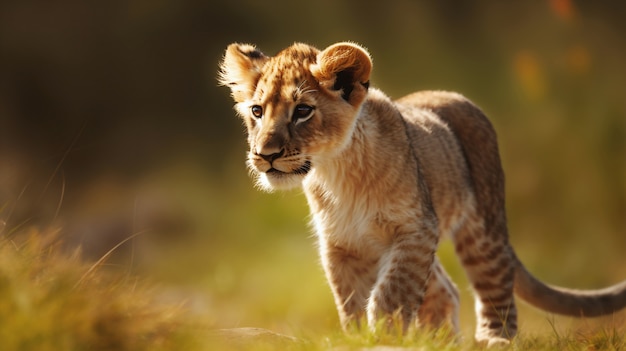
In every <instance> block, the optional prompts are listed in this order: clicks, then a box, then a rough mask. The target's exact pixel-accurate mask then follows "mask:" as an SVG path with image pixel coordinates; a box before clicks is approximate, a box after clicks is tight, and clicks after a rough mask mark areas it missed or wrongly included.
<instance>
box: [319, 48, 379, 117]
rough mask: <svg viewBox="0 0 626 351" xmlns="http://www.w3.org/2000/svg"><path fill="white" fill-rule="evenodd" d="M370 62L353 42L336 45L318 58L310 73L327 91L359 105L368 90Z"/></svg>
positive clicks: (362, 50)
mask: <svg viewBox="0 0 626 351" xmlns="http://www.w3.org/2000/svg"><path fill="white" fill-rule="evenodd" d="M371 72H372V59H371V58H370V55H369V53H368V52H367V51H366V50H365V49H364V48H362V47H360V46H358V45H356V44H352V43H337V44H334V45H331V46H329V47H328V48H326V49H324V51H322V52H320V53H319V54H318V56H317V63H316V64H315V65H313V66H312V67H311V73H312V74H313V76H314V77H315V78H316V79H317V80H318V82H319V83H320V85H321V86H322V87H324V88H326V89H328V90H330V91H335V92H340V93H341V97H342V98H343V99H344V100H346V101H347V102H349V103H350V104H351V105H353V106H358V105H359V104H360V103H361V102H362V101H363V99H364V98H365V95H366V94H367V89H368V88H369V80H370V73H371Z"/></svg>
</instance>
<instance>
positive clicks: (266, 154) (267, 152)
mask: <svg viewBox="0 0 626 351" xmlns="http://www.w3.org/2000/svg"><path fill="white" fill-rule="evenodd" d="M274 151H276V149H269V148H262V149H257V155H259V156H260V157H261V158H262V159H264V160H265V161H267V162H269V163H272V161H274V160H275V159H277V158H279V157H281V156H282V155H283V154H284V153H285V149H280V151H278V152H274Z"/></svg>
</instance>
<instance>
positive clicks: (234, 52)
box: [219, 43, 372, 190]
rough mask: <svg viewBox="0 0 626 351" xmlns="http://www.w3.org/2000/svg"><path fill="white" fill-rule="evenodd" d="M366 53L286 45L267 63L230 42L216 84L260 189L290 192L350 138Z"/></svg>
mask: <svg viewBox="0 0 626 351" xmlns="http://www.w3.org/2000/svg"><path fill="white" fill-rule="evenodd" d="M371 68H372V64H371V60H370V57H369V54H368V53H367V52H366V51H365V50H364V49H363V48H361V47H359V46H356V45H354V44H350V43H340V44H335V45H332V46H330V47H328V48H327V49H325V50H324V51H321V52H320V51H319V50H317V49H315V48H313V47H311V46H308V45H305V44H294V45H292V46H290V47H288V48H287V49H285V50H283V51H281V52H280V53H278V54H277V55H276V56H274V57H268V56H265V55H264V54H263V53H262V52H260V51H258V50H257V49H256V48H255V47H253V46H251V45H245V44H231V45H230V46H228V48H227V49H226V54H225V55H224V60H223V62H222V64H221V72H220V77H219V81H220V83H221V84H222V85H227V86H229V87H230V89H231V93H232V94H231V95H232V97H233V99H234V100H235V102H236V105H235V108H236V110H237V112H238V114H239V115H240V116H241V118H242V119H243V120H244V122H245V124H246V127H247V129H248V144H249V146H250V150H249V153H248V165H249V167H250V168H251V169H252V170H253V171H254V172H255V173H256V174H257V175H258V183H259V185H260V186H261V187H263V188H264V189H267V190H271V189H275V188H291V187H294V186H298V185H300V184H301V183H302V180H303V179H304V177H306V175H307V174H308V173H309V172H310V171H311V169H313V168H314V167H315V165H316V163H318V162H323V160H324V159H327V158H328V157H332V156H333V155H337V153H338V152H339V151H341V150H342V149H343V148H344V147H345V145H346V144H347V142H348V141H349V139H350V136H351V134H352V130H353V128H354V125H355V120H356V116H357V115H358V112H359V109H360V106H361V104H362V103H363V101H364V99H365V96H366V94H367V89H368V85H369V75H370V72H371Z"/></svg>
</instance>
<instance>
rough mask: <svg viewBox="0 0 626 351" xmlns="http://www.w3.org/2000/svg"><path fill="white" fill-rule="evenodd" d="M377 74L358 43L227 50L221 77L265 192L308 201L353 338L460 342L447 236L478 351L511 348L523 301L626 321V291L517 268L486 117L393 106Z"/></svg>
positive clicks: (425, 97)
mask: <svg viewBox="0 0 626 351" xmlns="http://www.w3.org/2000/svg"><path fill="white" fill-rule="evenodd" d="M371 69H372V63H371V59H370V56H369V54H368V53H367V51H366V50H365V49H363V48H362V47H360V46H358V45H355V44H352V43H339V44H335V45H332V46H330V47H328V48H326V49H325V50H323V51H319V50H317V49H315V48H313V47H311V46H309V45H305V44H299V43H296V44H294V45H292V46H290V47H288V48H286V49H285V50H283V51H281V52H280V53H278V54H277V55H276V56H274V57H268V56H266V55H264V54H263V53H261V52H260V51H258V50H257V49H256V48H255V47H253V46H251V45H242V44H232V45H230V46H229V47H228V49H227V50H226V54H225V56H224V60H223V62H222V64H221V71H220V76H219V81H220V83H221V84H223V85H227V86H229V87H230V89H231V92H232V97H233V99H234V100H235V102H236V110H237V112H238V114H239V115H240V116H241V118H242V119H243V121H244V122H245V124H246V126H247V130H248V143H249V146H250V151H249V154H248V165H249V167H250V169H251V170H252V172H253V174H255V175H256V176H257V179H258V184H259V186H260V187H262V188H264V189H266V190H273V189H284V188H292V187H296V186H302V187H303V188H304V191H305V194H306V197H307V200H308V203H309V207H310V210H311V214H312V218H313V220H312V222H313V226H314V228H315V231H316V232H317V237H318V241H319V251H320V257H321V261H322V265H323V268H324V271H325V273H326V277H327V279H328V281H329V284H330V287H331V289H332V292H333V295H334V298H335V303H336V305H337V309H338V312H339V317H340V319H341V322H342V325H343V326H344V328H345V329H349V328H350V327H351V326H359V325H360V324H361V323H362V320H366V321H367V323H368V325H369V326H370V328H376V326H378V325H380V323H379V322H380V321H381V320H382V321H383V325H386V326H387V327H389V326H392V325H397V323H400V325H402V328H403V329H404V330H406V329H407V328H408V327H409V326H410V325H411V324H413V323H417V324H418V325H419V326H424V327H427V328H428V327H430V328H439V327H441V326H444V325H448V326H449V327H450V328H451V329H453V330H457V331H458V307H459V298H458V292H457V289H456V287H455V286H454V284H453V283H452V282H451V280H450V278H449V277H448V275H447V274H446V273H445V270H444V269H443V267H442V266H441V264H440V263H439V261H438V260H437V258H436V257H435V251H436V249H437V245H438V242H439V239H440V238H441V237H442V236H447V237H449V238H451V239H452V240H453V242H454V245H455V250H456V252H457V254H458V256H459V257H460V260H461V262H462V264H463V267H464V268H465V270H466V272H467V274H468V277H469V279H470V282H471V284H472V287H473V288H474V291H475V300H476V301H475V305H476V316H477V329H476V339H477V340H479V341H485V342H487V343H489V344H494V343H506V342H508V340H509V339H510V338H512V337H513V336H514V335H515V333H516V331H517V310H516V308H515V301H514V297H513V293H514V292H515V293H517V294H518V295H519V296H520V297H521V298H522V299H524V300H526V301H528V302H529V303H531V304H533V305H535V306H537V307H539V308H542V309H544V310H546V311H550V312H555V313H562V314H568V315H573V316H596V315H602V314H608V313H612V312H614V311H617V310H619V309H621V308H624V307H625V305H626V282H622V283H620V284H618V285H615V286H612V287H609V288H606V289H603V290H594V291H577V290H568V289H564V288H558V287H551V286H547V285H545V284H543V283H541V282H540V281H539V280H537V279H536V278H534V277H533V276H532V275H531V274H530V273H529V272H528V271H527V270H526V269H525V268H524V266H523V265H522V263H521V262H520V261H519V260H518V259H517V257H516V256H515V253H514V251H513V248H512V247H511V245H510V243H509V241H508V233H507V225H506V215H505V209H504V174H503V171H502V167H501V163H500V156H499V152H498V145H497V138H496V134H495V131H494V129H493V127H492V126H491V124H490V123H489V121H488V120H487V118H486V117H485V116H484V114H483V113H482V112H481V111H480V109H478V108H477V107H476V106H475V105H474V104H473V103H471V102H470V101H469V100H467V99H466V98H464V97H463V96H461V95H459V94H456V93H450V92H441V91H425V92H418V93H414V94H411V95H409V96H406V97H404V98H401V99H399V100H397V101H395V102H394V101H391V100H390V99H389V98H388V97H386V96H385V95H384V94H383V93H382V92H381V91H379V90H377V89H374V88H369V77H370V73H371ZM394 323H395V324H394Z"/></svg>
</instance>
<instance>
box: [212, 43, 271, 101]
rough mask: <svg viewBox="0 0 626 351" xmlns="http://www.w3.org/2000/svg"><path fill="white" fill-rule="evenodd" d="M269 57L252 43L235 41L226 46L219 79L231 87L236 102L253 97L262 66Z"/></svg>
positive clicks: (221, 82)
mask: <svg viewBox="0 0 626 351" xmlns="http://www.w3.org/2000/svg"><path fill="white" fill-rule="evenodd" d="M268 59H269V58H268V57H267V56H265V55H264V54H263V53H262V52H261V51H259V50H257V48H255V47H254V46H252V45H248V44H239V43H234V44H230V45H229V46H228V48H226V53H225V54H224V59H223V60H222V63H221V64H220V71H219V75H218V78H217V80H218V81H219V83H220V84H221V85H226V86H228V87H229V88H230V91H231V95H232V97H233V99H234V100H235V101H236V102H242V101H245V100H247V99H249V98H251V97H252V94H253V93H254V88H255V86H256V83H257V82H258V80H259V77H260V76H261V68H263V66H264V65H265V63H266V62H267V60H268Z"/></svg>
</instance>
